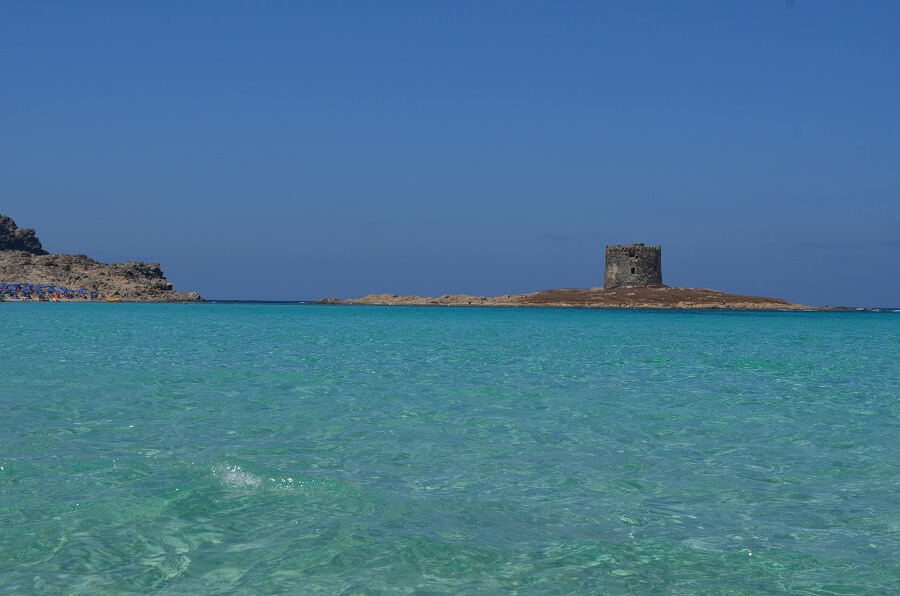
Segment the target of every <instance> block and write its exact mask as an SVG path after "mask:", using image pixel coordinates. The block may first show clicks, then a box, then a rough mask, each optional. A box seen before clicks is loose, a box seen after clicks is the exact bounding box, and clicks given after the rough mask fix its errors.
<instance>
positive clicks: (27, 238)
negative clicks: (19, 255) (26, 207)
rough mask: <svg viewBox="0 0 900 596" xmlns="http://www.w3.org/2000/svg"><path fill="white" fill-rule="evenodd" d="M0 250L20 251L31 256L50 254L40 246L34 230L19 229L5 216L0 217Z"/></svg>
mask: <svg viewBox="0 0 900 596" xmlns="http://www.w3.org/2000/svg"><path fill="white" fill-rule="evenodd" d="M0 250H21V251H22V252H27V253H31V254H33V255H46V254H50V253H48V252H47V251H46V250H44V247H43V246H41V241H40V240H38V237H37V236H36V235H35V231H34V230H30V229H28V228H20V227H19V226H17V225H16V222H14V221H13V219H12V218H11V217H9V216H6V215H0Z"/></svg>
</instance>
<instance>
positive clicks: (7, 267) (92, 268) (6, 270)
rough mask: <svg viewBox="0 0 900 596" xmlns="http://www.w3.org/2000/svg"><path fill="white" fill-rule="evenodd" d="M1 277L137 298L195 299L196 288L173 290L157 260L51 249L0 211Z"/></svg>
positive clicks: (150, 299) (4, 279)
mask: <svg viewBox="0 0 900 596" xmlns="http://www.w3.org/2000/svg"><path fill="white" fill-rule="evenodd" d="M0 282H6V283H30V284H45V285H53V286H66V287H70V288H85V289H86V290H92V291H96V292H100V294H102V295H103V296H104V297H105V298H119V299H121V300H129V301H136V302H197V301H202V300H203V299H202V298H201V297H200V294H198V293H197V292H176V291H175V288H174V287H173V285H172V284H171V283H170V282H169V281H167V280H166V277H165V275H164V274H163V271H162V269H161V268H160V265H159V263H141V262H138V261H128V262H126V263H100V262H98V261H95V260H93V259H91V258H89V257H87V256H85V255H67V254H50V253H48V252H47V251H46V250H44V247H43V246H42V244H41V241H40V240H39V239H38V237H37V235H36V233H35V231H34V230H31V229H28V228H20V227H18V226H17V225H16V222H15V221H13V220H12V218H10V217H8V216H5V215H0Z"/></svg>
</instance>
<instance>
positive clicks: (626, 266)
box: [603, 244, 663, 290]
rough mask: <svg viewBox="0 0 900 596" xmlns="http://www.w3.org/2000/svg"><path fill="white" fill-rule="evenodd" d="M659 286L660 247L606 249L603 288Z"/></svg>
mask: <svg viewBox="0 0 900 596" xmlns="http://www.w3.org/2000/svg"><path fill="white" fill-rule="evenodd" d="M661 285H663V282H662V247H660V246H644V245H643V244H629V245H628V246H607V247H606V275H605V276H604V279H603V287H604V288H606V289H607V290H611V289H612V288H621V287H622V286H661Z"/></svg>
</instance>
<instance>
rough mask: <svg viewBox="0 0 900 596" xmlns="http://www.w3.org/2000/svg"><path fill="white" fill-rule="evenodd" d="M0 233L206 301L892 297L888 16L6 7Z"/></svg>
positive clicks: (896, 140) (897, 198)
mask: <svg viewBox="0 0 900 596" xmlns="http://www.w3.org/2000/svg"><path fill="white" fill-rule="evenodd" d="M0 73H2V88H3V91H2V92H0V125H2V126H0V130H2V134H0V213H3V214H7V215H10V216H11V217H12V218H13V219H15V220H16V222H17V223H18V224H19V225H20V226H23V227H30V228H35V229H36V230H37V232H38V236H39V237H40V239H41V241H42V242H43V245H44V248H46V249H47V250H49V251H51V252H68V253H84V254H87V255H89V256H91V257H93V258H95V259H98V260H102V261H126V260H145V261H158V262H161V263H162V266H163V270H164V271H165V272H166V274H167V276H168V278H169V280H170V281H172V282H173V283H174V284H175V286H176V288H177V289H179V290H181V291H189V290H196V291H198V292H200V293H201V294H203V295H204V297H207V298H213V299H214V298H222V299H227V298H231V299H285V300H290V299H298V300H299V299H316V298H321V297H325V296H338V297H351V296H360V295H363V294H366V293H369V292H395V293H401V294H407V293H415V294H420V295H440V294H444V293H451V292H460V293H467V294H485V295H495V294H505V293H521V292H527V291H536V290H541V289H546V288H554V287H593V286H600V285H602V284H603V256H604V247H605V245H607V244H628V243H632V242H644V243H646V244H653V245H656V244H661V245H662V268H663V281H664V282H665V283H667V284H669V285H679V286H691V287H708V288H715V289H719V290H723V291H727V292H733V293H745V294H756V295H767V296H774V297H780V298H786V299H789V300H792V301H795V302H801V303H807V304H816V305H826V304H827V305H848V306H897V305H900V275H898V273H900V267H898V256H900V109H898V106H900V3H898V2H895V1H881V2H879V1H871V2H837V1H834V2H831V1H827V0H823V1H816V2H812V1H806V2H805V1H803V0H797V1H796V2H784V1H774V0H773V1H771V2H769V1H746V2H719V1H712V0H711V1H708V2H670V1H659V2H595V1H590V2H564V3H557V2H543V3H531V2H529V3H522V2H499V1H498V2H474V1H470V2H441V3H438V2H411V1H410V2H399V1H398V2H318V3H314V2H266V3H260V4H254V3H249V2H244V3H232V2H221V3H219V2H216V3H211V2H210V3H199V2H198V3H181V2H153V3H122V2H88V3H59V4H52V3H27V2H19V3H6V4H4V5H3V6H2V7H0Z"/></svg>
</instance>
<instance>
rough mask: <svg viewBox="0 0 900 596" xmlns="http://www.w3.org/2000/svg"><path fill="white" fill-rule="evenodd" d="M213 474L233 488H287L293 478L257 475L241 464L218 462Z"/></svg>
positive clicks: (292, 483)
mask: <svg viewBox="0 0 900 596" xmlns="http://www.w3.org/2000/svg"><path fill="white" fill-rule="evenodd" d="M212 471H213V476H215V477H216V478H218V479H219V480H220V481H221V482H222V484H224V485H225V486H227V487H228V488H234V489H248V488H249V489H255V488H260V487H277V488H288V487H292V486H293V485H294V479H293V478H291V477H282V476H277V477H276V476H269V477H266V476H259V475H257V474H253V473H252V472H248V471H247V470H245V469H243V468H242V467H241V466H238V465H233V464H227V463H226V464H220V465H218V466H215V467H214V468H213V470H212Z"/></svg>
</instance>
